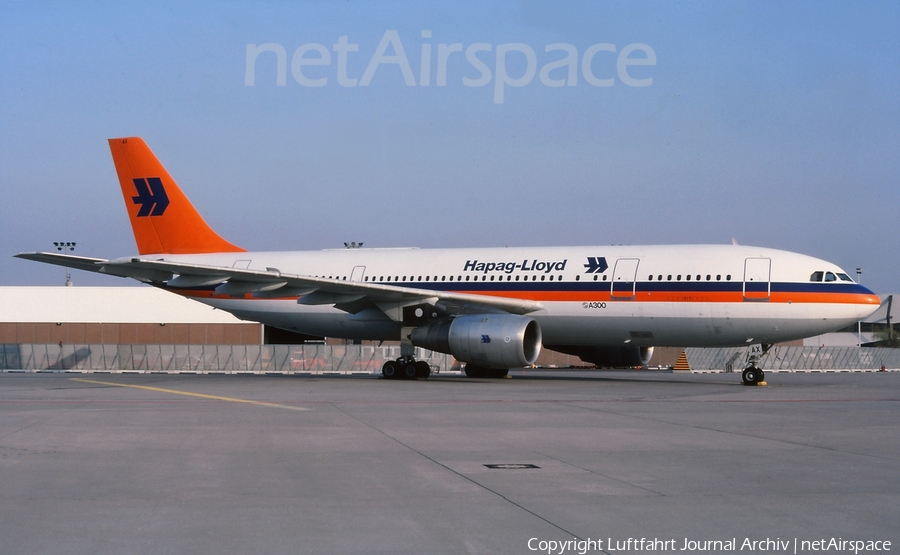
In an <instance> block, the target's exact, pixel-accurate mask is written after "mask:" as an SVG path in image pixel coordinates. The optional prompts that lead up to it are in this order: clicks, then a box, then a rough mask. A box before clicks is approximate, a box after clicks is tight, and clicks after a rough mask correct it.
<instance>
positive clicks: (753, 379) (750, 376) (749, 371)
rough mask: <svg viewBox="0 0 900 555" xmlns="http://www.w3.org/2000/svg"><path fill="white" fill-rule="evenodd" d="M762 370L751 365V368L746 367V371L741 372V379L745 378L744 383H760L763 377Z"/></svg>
mask: <svg viewBox="0 0 900 555" xmlns="http://www.w3.org/2000/svg"><path fill="white" fill-rule="evenodd" d="M760 373H761V372H760V370H759V368H756V367H755V366H751V367H750V368H744V372H743V373H742V374H741V379H742V380H744V385H756V384H757V383H759V382H760V381H761V380H762V378H761V377H760Z"/></svg>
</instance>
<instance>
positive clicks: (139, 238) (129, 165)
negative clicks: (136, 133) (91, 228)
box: [109, 137, 244, 254]
mask: <svg viewBox="0 0 900 555" xmlns="http://www.w3.org/2000/svg"><path fill="white" fill-rule="evenodd" d="M109 149H110V150H111V151H112V157H113V162H114V163H115V165H116V173H118V174H119V185H121V187H122V196H123V197H124V199H125V207H126V209H127V210H128V218H129V219H130V220H131V229H132V230H133V231H134V240H135V242H136V243H137V247H138V252H139V253H140V254H162V253H167V254H193V253H197V254H199V253H212V252H243V251H244V249H242V248H240V247H237V246H235V245H232V244H231V243H229V242H228V241H226V240H225V239H223V238H222V237H220V236H219V234H218V233H216V232H215V231H213V230H212V228H211V227H209V225H208V224H207V223H206V222H205V221H204V220H203V217H202V216H200V213H199V212H197V210H196V209H195V208H194V206H193V205H192V204H191V201H189V200H188V198H187V197H186V196H185V195H184V193H183V192H181V189H180V188H179V187H178V184H176V183H175V180H174V179H172V177H171V176H170V175H169V172H167V171H166V169H165V168H164V167H163V165H162V164H161V163H160V162H159V160H157V158H156V156H154V155H153V151H151V150H150V147H148V146H147V143H145V142H144V141H143V139H141V138H139V137H127V138H120V139H110V140H109Z"/></svg>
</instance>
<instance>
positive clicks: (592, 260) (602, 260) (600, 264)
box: [584, 256, 609, 274]
mask: <svg viewBox="0 0 900 555" xmlns="http://www.w3.org/2000/svg"><path fill="white" fill-rule="evenodd" d="M584 267H585V268H587V270H585V271H584V273H586V274H602V273H603V272H605V271H606V269H607V268H609V264H607V263H606V257H605V256H600V257H597V256H589V257H587V264H585V265H584Z"/></svg>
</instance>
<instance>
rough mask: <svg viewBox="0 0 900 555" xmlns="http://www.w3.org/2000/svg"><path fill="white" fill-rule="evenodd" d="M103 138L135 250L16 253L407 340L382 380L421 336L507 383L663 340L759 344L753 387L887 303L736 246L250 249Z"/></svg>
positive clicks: (408, 356) (409, 368) (633, 354)
mask: <svg viewBox="0 0 900 555" xmlns="http://www.w3.org/2000/svg"><path fill="white" fill-rule="evenodd" d="M109 146H110V150H111V152H112V158H113V162H114V164H115V167H116V172H117V173H118V178H119V184H120V186H121V189H122V195H123V197H124V200H125V206H126V208H127V210H128V215H129V218H130V221H131V226H132V231H133V233H134V238H135V241H136V243H137V250H138V255H134V256H127V257H123V258H115V259H102V258H91V257H84V256H76V255H72V254H61V253H55V252H26V253H20V254H18V255H16V256H17V257H18V258H23V259H27V260H35V261H38V262H45V263H49V264H56V265H61V266H66V267H70V268H75V269H79V270H86V271H91V272H98V273H101V274H107V275H112V276H119V277H127V278H132V279H135V280H137V281H140V282H142V283H146V284H149V285H152V286H154V287H159V288H161V289H164V290H166V291H170V292H172V293H176V294H179V295H183V296H185V297H188V298H190V299H194V300H197V301H200V302H202V303H205V304H207V305H210V306H213V307H215V308H218V309H220V310H225V311H227V312H230V313H232V314H234V315H235V316H237V317H238V318H241V319H244V320H251V321H256V322H261V323H264V324H266V325H269V326H274V327H276V328H281V329H285V330H290V331H294V332H300V333H304V334H310V335H316V336H326V337H334V338H344V339H353V340H400V341H401V356H400V357H399V358H398V359H396V360H389V361H386V362H385V363H384V365H383V367H382V374H383V376H384V377H385V378H392V379H399V378H408V379H412V378H419V377H423V378H424V377H428V375H429V373H430V368H429V366H428V364H426V363H424V362H423V361H417V360H416V359H415V357H414V353H415V348H416V347H422V348H425V349H429V350H432V351H438V352H442V353H448V354H450V355H452V356H453V357H454V358H456V359H457V360H459V361H461V362H464V363H465V373H466V375H467V376H469V377H476V378H499V377H504V376H506V375H507V373H508V370H509V368H518V367H524V366H528V365H531V364H533V363H534V362H535V361H536V360H537V357H538V355H539V354H540V351H541V348H542V347H545V348H547V349H551V350H554V351H560V352H563V353H568V354H572V355H576V356H578V357H580V358H581V359H582V360H584V361H585V362H588V363H592V364H595V365H597V366H599V367H636V366H642V365H646V364H647V363H648V362H649V360H650V356H651V355H652V352H653V348H654V347H655V346H677V347H735V346H749V347H750V349H749V351H748V352H750V353H751V356H750V357H749V359H748V362H747V366H746V368H745V369H744V370H743V372H742V381H743V383H744V384H757V383H759V382H761V381H762V380H763V379H764V377H765V373H764V371H763V370H762V369H761V368H759V361H760V358H761V356H762V354H764V353H765V352H766V351H768V349H769V348H770V347H771V346H772V345H773V344H775V343H781V342H786V341H792V340H797V339H802V338H805V337H811V336H814V335H820V334H823V333H828V332H832V331H835V330H838V329H841V328H844V327H846V326H848V325H850V324H852V323H854V322H857V321H859V320H860V319H863V318H865V317H866V316H868V315H869V314H871V313H872V312H874V311H875V310H876V309H877V308H878V306H879V304H880V301H879V298H878V297H877V296H876V295H875V294H874V293H872V291H870V290H869V289H867V288H865V287H863V286H862V285H860V284H858V283H855V282H854V281H853V280H852V279H851V278H850V276H849V275H848V274H847V273H846V272H844V271H843V270H842V269H841V268H839V267H838V266H836V265H835V264H832V263H830V262H827V261H825V260H820V259H818V258H813V257H811V256H806V255H803V254H797V253H792V252H787V251H783V250H776V249H770V248H760V247H751V246H739V245H736V244H731V245H656V246H571V247H535V248H529V247H516V248H472V249H467V248H455V249H418V248H346V249H337V250H323V251H300V252H247V251H246V250H245V249H243V248H240V247H238V246H236V245H234V244H232V243H230V242H228V241H226V240H225V239H223V238H222V237H221V236H220V235H219V234H217V233H216V232H215V231H214V230H213V229H212V228H211V227H210V226H209V225H208V224H207V223H206V221H205V220H204V219H203V217H202V216H201V215H200V214H199V212H198V211H197V210H196V209H195V208H194V206H193V205H192V204H191V202H190V201H189V200H188V198H187V197H186V196H185V194H184V193H183V192H182V190H181V189H180V188H179V186H178V185H177V184H176V182H175V180H174V179H172V177H171V176H170V175H169V173H168V172H167V171H166V169H165V168H164V167H163V165H162V163H160V161H159V160H158V159H157V157H156V156H155V155H154V154H153V152H152V151H151V150H150V148H149V147H148V146H147V144H146V143H145V142H144V141H143V140H142V139H141V138H139V137H127V138H116V139H109ZM354 247H359V246H358V245H354Z"/></svg>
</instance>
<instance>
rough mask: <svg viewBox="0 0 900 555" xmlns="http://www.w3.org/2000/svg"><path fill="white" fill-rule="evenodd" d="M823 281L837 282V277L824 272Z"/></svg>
mask: <svg viewBox="0 0 900 555" xmlns="http://www.w3.org/2000/svg"><path fill="white" fill-rule="evenodd" d="M825 281H837V277H835V275H834V274H832V273H831V272H825Z"/></svg>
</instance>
